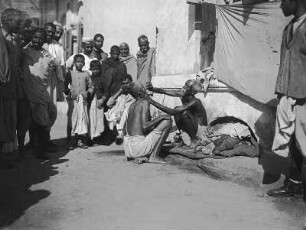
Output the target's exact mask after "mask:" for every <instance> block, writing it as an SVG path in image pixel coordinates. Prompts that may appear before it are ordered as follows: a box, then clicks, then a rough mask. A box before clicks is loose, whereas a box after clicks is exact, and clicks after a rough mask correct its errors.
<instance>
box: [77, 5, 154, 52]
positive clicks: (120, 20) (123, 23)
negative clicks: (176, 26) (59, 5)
mask: <svg viewBox="0 0 306 230" xmlns="http://www.w3.org/2000/svg"><path fill="white" fill-rule="evenodd" d="M83 3H84V4H83V6H82V7H81V8H80V11H79V15H80V17H81V18H83V24H84V36H93V35H94V34H96V33H102V34H103V35H104V37H105V41H104V48H103V49H104V51H105V52H109V50H110V47H111V46H112V45H119V44H120V43H121V42H127V43H128V44H129V45H130V49H131V53H132V54H136V52H137V50H138V45H137V38H138V36H139V35H141V34H146V35H147V36H148V37H149V40H150V43H151V45H152V46H155V45H156V39H155V37H156V33H155V28H156V22H155V21H156V9H157V4H156V1H148V0H128V1H127V0H99V4H97V1H96V0H84V1H83Z"/></svg>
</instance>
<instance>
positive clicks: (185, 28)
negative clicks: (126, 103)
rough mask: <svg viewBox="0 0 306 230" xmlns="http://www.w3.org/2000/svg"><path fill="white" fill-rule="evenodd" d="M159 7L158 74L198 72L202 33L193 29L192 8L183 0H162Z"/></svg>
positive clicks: (159, 0)
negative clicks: (191, 20)
mask: <svg viewBox="0 0 306 230" xmlns="http://www.w3.org/2000/svg"><path fill="white" fill-rule="evenodd" d="M158 5H159V8H158V11H157V22H156V23H157V28H158V36H157V44H158V45H157V64H156V66H157V75H167V74H183V73H184V74H186V73H196V72H198V71H199V68H200V54H199V52H200V39H201V32H200V31H199V30H194V28H190V27H194V24H190V23H189V20H190V17H192V16H194V15H190V14H189V12H190V8H191V7H192V6H190V5H189V4H187V3H186V1H182V0H158ZM190 31H191V32H190Z"/></svg>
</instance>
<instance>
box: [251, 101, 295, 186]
mask: <svg viewBox="0 0 306 230" xmlns="http://www.w3.org/2000/svg"><path fill="white" fill-rule="evenodd" d="M265 106H270V107H271V108H272V111H273V114H272V116H273V118H274V120H273V123H272V124H270V125H269V128H267V127H266V125H267V124H266V122H264V121H267V120H268V119H271V114H270V112H271V110H267V111H269V112H263V113H262V115H261V116H260V117H259V118H258V120H257V121H256V123H255V132H256V134H257V136H258V139H259V146H260V156H259V158H258V164H259V165H261V166H262V168H263V170H264V175H263V178H262V183H263V184H272V183H275V182H277V181H278V180H279V179H280V177H281V175H282V174H283V175H285V176H287V175H288V173H289V166H290V163H291V161H290V159H289V158H284V157H281V156H279V155H277V154H275V153H273V152H272V151H271V149H272V142H273V137H274V132H275V123H274V122H275V113H276V106H277V100H276V99H273V100H271V101H269V102H268V103H267V104H266V105H265ZM292 148H294V146H292ZM292 150H294V149H292Z"/></svg>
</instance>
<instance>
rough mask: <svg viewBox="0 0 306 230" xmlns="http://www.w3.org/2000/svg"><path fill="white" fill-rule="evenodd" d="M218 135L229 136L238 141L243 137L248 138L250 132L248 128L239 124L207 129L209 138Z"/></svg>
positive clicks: (226, 124) (217, 125)
mask: <svg viewBox="0 0 306 230" xmlns="http://www.w3.org/2000/svg"><path fill="white" fill-rule="evenodd" d="M220 135H229V136H231V137H237V138H239V139H242V138H245V137H250V136H251V132H250V130H249V127H247V126H246V125H243V124H241V123H239V122H237V123H223V124H216V125H214V126H212V127H210V128H209V137H215V136H220Z"/></svg>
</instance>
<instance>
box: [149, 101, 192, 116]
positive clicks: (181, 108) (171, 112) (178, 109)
mask: <svg viewBox="0 0 306 230" xmlns="http://www.w3.org/2000/svg"><path fill="white" fill-rule="evenodd" d="M148 101H149V102H150V103H151V104H152V105H154V106H155V107H156V108H158V109H160V110H161V111H163V112H165V113H167V114H169V115H171V116H172V115H175V114H178V113H181V112H183V111H185V110H189V109H190V108H192V107H193V106H196V104H197V101H196V100H192V101H190V102H189V103H187V104H186V105H181V106H177V107H175V108H174V109H171V108H169V107H167V106H164V105H162V104H160V103H158V102H157V101H154V100H153V99H152V98H151V97H150V98H148Z"/></svg>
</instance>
